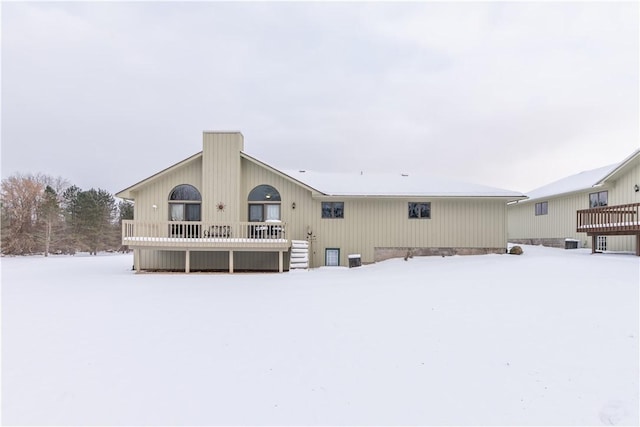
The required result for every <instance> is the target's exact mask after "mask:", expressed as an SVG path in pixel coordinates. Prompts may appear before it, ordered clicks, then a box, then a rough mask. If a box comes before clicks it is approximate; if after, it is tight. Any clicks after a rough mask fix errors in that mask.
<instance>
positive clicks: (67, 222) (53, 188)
mask: <svg viewBox="0 0 640 427" xmlns="http://www.w3.org/2000/svg"><path fill="white" fill-rule="evenodd" d="M0 205H1V227H2V228H1V230H0V246H1V249H2V254H5V255H27V254H44V256H48V255H49V254H50V253H53V254H75V253H76V252H89V253H90V254H92V255H96V254H97V252H98V251H104V250H112V251H115V250H121V249H123V248H122V247H121V231H120V230H121V224H122V220H125V219H133V204H132V203H131V202H128V201H126V200H123V201H116V199H115V197H114V196H113V195H112V194H111V193H109V192H108V191H106V190H103V189H100V188H98V189H94V188H91V189H89V190H83V189H81V188H79V187H77V186H75V185H71V184H70V183H69V182H68V181H67V180H65V179H63V178H61V177H57V178H54V177H51V176H48V175H43V174H35V175H34V174H26V175H23V174H16V175H13V176H10V177H9V178H6V179H3V180H2V187H1V192H0Z"/></svg>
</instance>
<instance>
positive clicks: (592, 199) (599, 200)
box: [589, 191, 609, 208]
mask: <svg viewBox="0 0 640 427" xmlns="http://www.w3.org/2000/svg"><path fill="white" fill-rule="evenodd" d="M608 199H609V192H608V191H599V192H597V193H591V194H589V207H591V208H597V207H600V206H607V203H608V201H609V200H608Z"/></svg>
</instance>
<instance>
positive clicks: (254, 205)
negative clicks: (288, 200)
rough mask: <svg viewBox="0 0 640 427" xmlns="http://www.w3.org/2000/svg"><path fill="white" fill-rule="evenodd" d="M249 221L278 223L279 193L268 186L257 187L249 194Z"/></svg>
mask: <svg viewBox="0 0 640 427" xmlns="http://www.w3.org/2000/svg"><path fill="white" fill-rule="evenodd" d="M248 200H249V221H259V222H263V221H280V201H281V199H280V193H278V190H276V189H275V188H273V187H272V186H270V185H258V186H257V187H256V188H254V189H253V190H251V192H250V193H249V198H248Z"/></svg>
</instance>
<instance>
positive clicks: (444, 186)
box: [116, 151, 526, 201]
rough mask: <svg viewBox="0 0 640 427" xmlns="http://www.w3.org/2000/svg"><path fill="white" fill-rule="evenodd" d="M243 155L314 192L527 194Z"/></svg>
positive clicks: (363, 194)
mask: <svg viewBox="0 0 640 427" xmlns="http://www.w3.org/2000/svg"><path fill="white" fill-rule="evenodd" d="M240 156H241V157H242V158H244V159H247V160H249V161H251V162H253V163H255V164H257V165H259V166H261V167H264V168H266V169H268V170H270V171H271V172H273V173H275V174H276V175H279V176H281V177H283V178H285V179H287V180H290V181H292V182H294V183H295V184H297V185H300V186H302V187H305V188H306V189H307V190H309V191H311V192H312V193H313V194H314V195H320V196H343V197H346V196H349V197H408V196H410V197H498V198H508V199H509V201H513V200H521V199H524V198H526V196H525V195H523V194H522V193H520V192H516V191H510V190H504V189H500V188H494V187H487V186H484V185H478V184H468V183H463V182H458V181H450V180H445V179H442V178H435V177H427V176H420V175H405V174H389V173H387V174H369V173H366V174H363V173H324V172H312V171H296V170H289V171H286V170H280V169H277V168H275V167H273V166H270V165H268V164H266V163H264V162H262V161H260V160H258V159H256V158H254V157H252V156H250V155H248V154H246V153H244V152H240ZM201 157H202V151H200V152H199V153H197V154H194V155H193V156H191V157H188V158H187V159H184V160H182V161H180V162H178V163H176V164H174V165H172V166H169V167H168V168H166V169H163V170H162V171H160V172H158V173H156V174H154V175H152V176H150V177H149V178H146V179H143V180H142V181H139V182H137V183H136V184H134V185H132V186H130V187H128V188H125V189H124V190H122V191H120V192H118V193H116V197H120V198H122V199H129V200H131V199H132V194H131V193H132V192H133V191H136V190H138V189H139V188H140V187H142V186H144V185H146V184H148V183H150V182H152V181H154V180H156V179H158V178H160V177H162V176H164V175H166V174H167V173H170V172H172V171H173V170H175V169H177V168H179V167H181V166H184V165H186V164H187V163H189V162H191V161H194V160H196V159H200V158H201Z"/></svg>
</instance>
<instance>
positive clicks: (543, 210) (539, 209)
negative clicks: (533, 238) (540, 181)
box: [535, 200, 549, 216]
mask: <svg viewBox="0 0 640 427" xmlns="http://www.w3.org/2000/svg"><path fill="white" fill-rule="evenodd" d="M535 213H536V216H541V215H548V214H549V201H546V200H545V201H544V202H538V203H536V206H535Z"/></svg>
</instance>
